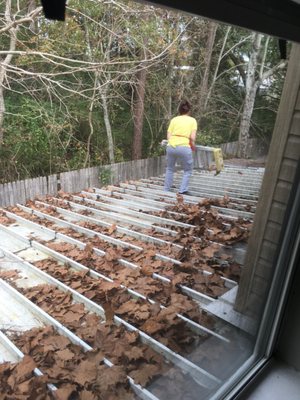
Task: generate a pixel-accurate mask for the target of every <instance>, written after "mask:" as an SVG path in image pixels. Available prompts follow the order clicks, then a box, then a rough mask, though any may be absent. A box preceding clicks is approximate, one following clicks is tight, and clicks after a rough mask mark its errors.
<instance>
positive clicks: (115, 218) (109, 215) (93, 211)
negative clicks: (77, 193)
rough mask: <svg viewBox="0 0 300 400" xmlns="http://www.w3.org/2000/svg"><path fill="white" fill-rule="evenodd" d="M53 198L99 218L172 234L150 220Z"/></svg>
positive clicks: (169, 230)
mask: <svg viewBox="0 0 300 400" xmlns="http://www.w3.org/2000/svg"><path fill="white" fill-rule="evenodd" d="M54 199H55V200H56V201H58V203H59V202H61V203H64V204H68V205H69V206H71V207H73V208H74V209H78V210H84V211H90V212H91V214H94V215H96V216H97V217H101V218H103V217H104V218H105V219H106V220H113V221H120V222H122V223H125V224H128V225H129V226H131V225H136V226H139V227H140V228H143V229H150V228H153V229H155V230H157V231H158V232H161V233H165V234H168V235H174V231H173V230H172V229H168V228H162V227H159V226H156V225H153V224H151V223H150V222H143V221H141V220H140V219H136V218H130V217H126V216H123V215H119V214H117V213H113V212H108V211H101V210H98V209H96V208H91V207H87V206H84V205H80V204H78V203H74V202H72V201H67V200H62V199H59V198H54ZM87 209H88V210H87Z"/></svg>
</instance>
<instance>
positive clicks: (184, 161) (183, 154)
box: [164, 146, 193, 193]
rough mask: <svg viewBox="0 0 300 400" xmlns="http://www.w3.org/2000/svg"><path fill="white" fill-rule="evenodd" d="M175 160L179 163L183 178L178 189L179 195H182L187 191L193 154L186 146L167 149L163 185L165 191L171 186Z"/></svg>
mask: <svg viewBox="0 0 300 400" xmlns="http://www.w3.org/2000/svg"><path fill="white" fill-rule="evenodd" d="M177 160H178V161H179V162H180V164H181V167H182V169H183V177H182V181H181V185H180V188H179V193H182V192H186V191H187V190H188V185H189V180H190V176H191V175H192V170H193V154H192V150H191V148H190V147H186V146H177V147H172V146H168V147H167V169H166V177H165V185H164V190H165V191H169V190H170V189H171V186H172V184H173V174H174V169H175V163H176V161H177Z"/></svg>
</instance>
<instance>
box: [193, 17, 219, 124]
mask: <svg viewBox="0 0 300 400" xmlns="http://www.w3.org/2000/svg"><path fill="white" fill-rule="evenodd" d="M217 28H218V24H217V23H216V22H213V21H210V22H209V23H208V37H207V44H206V47H205V57H204V73H203V77H202V81H201V86H200V94H199V111H198V113H199V114H198V115H199V117H198V123H199V124H200V121H201V118H202V116H203V114H204V112H205V109H206V106H207V94H208V79H209V73H210V64H211V58H212V52H213V47H214V42H215V37H216V32H217Z"/></svg>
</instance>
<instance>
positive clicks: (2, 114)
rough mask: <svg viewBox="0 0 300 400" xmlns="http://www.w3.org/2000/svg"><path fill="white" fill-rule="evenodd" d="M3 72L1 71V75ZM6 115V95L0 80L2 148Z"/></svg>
mask: <svg viewBox="0 0 300 400" xmlns="http://www.w3.org/2000/svg"><path fill="white" fill-rule="evenodd" d="M1 74H2V71H0V75H1ZM4 113H5V103H4V93H3V86H2V82H1V80H0V146H1V145H2V143H3V119H4Z"/></svg>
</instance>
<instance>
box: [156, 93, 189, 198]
mask: <svg viewBox="0 0 300 400" xmlns="http://www.w3.org/2000/svg"><path fill="white" fill-rule="evenodd" d="M178 111H179V115H178V116H177V117H174V118H172V119H171V121H170V125H169V128H168V132H167V138H168V145H167V168H166V176H165V184H164V190H165V191H170V189H171V187H172V184H173V175H174V168H175V164H176V161H177V160H178V161H179V162H180V164H181V166H182V168H183V177H182V181H181V185H180V188H179V193H180V194H187V192H188V185H189V180H190V177H191V174H192V169H193V154H192V150H194V149H195V141H196V132H197V121H196V120H195V118H193V117H191V116H190V113H191V105H190V103H189V102H188V101H187V100H185V101H182V102H181V103H180V105H179V108H178Z"/></svg>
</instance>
